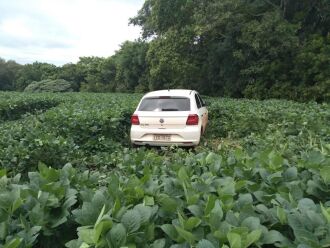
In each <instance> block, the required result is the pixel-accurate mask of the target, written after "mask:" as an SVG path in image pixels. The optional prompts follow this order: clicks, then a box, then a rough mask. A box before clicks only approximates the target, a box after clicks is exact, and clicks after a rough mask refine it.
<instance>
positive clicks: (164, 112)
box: [131, 90, 208, 146]
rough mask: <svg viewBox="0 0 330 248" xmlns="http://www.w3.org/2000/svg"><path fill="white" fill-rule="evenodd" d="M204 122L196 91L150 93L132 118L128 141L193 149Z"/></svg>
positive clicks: (205, 123)
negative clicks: (190, 147)
mask: <svg viewBox="0 0 330 248" xmlns="http://www.w3.org/2000/svg"><path fill="white" fill-rule="evenodd" d="M207 122H208V111H207V109H206V106H205V102H204V101H203V99H202V98H201V96H200V95H199V94H198V92H196V91H194V90H159V91H153V92H149V93H147V94H146V95H144V96H143V97H142V99H141V101H140V103H139V105H138V106H137V108H136V110H135V112H134V114H133V115H132V117H131V124H132V126H131V142H132V144H133V145H151V146H170V145H178V146H196V145H198V144H199V142H200V139H201V135H202V134H203V133H204V131H205V128H206V125H207Z"/></svg>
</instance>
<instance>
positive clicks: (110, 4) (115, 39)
mask: <svg viewBox="0 0 330 248" xmlns="http://www.w3.org/2000/svg"><path fill="white" fill-rule="evenodd" d="M143 2H144V0H0V57H1V58H4V59H6V60H9V59H12V60H15V61H16V62H18V63H21V64H25V63H32V62H34V61H39V62H48V63H52V64H56V65H62V64H65V63H69V62H73V63H76V62H77V61H78V59H79V57H82V56H100V57H108V56H111V55H113V54H114V52H115V50H118V49H119V45H120V44H121V43H123V42H124V41H125V40H135V39H136V38H138V37H139V34H140V28H139V27H134V26H132V25H130V26H129V25H128V19H129V18H130V17H133V16H135V15H136V14H137V11H138V10H139V9H140V8H141V7H142V5H143Z"/></svg>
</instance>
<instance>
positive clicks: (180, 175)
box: [178, 167, 189, 183]
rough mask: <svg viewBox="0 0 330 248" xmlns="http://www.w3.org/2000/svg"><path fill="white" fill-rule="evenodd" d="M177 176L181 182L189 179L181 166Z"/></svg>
mask: <svg viewBox="0 0 330 248" xmlns="http://www.w3.org/2000/svg"><path fill="white" fill-rule="evenodd" d="M178 178H179V179H180V181H181V183H184V182H186V181H188V180H189V176H188V174H187V171H186V169H185V167H181V168H180V169H179V172H178Z"/></svg>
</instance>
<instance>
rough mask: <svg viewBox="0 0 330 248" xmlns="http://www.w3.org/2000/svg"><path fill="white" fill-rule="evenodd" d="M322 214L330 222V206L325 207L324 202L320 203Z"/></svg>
mask: <svg viewBox="0 0 330 248" xmlns="http://www.w3.org/2000/svg"><path fill="white" fill-rule="evenodd" d="M320 206H321V210H322V214H323V216H324V217H325V219H326V220H327V222H328V224H330V208H325V207H324V206H323V205H322V203H320Z"/></svg>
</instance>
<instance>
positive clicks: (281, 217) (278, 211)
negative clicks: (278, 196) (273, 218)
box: [276, 207, 288, 225]
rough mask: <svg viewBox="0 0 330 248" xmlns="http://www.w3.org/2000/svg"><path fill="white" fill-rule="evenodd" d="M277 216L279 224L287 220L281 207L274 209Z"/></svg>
mask: <svg viewBox="0 0 330 248" xmlns="http://www.w3.org/2000/svg"><path fill="white" fill-rule="evenodd" d="M276 215H277V218H278V219H279V220H280V222H281V224H282V225H284V224H286V223H287V222H288V220H287V217H286V213H285V211H284V209H283V208H281V207H277V209H276Z"/></svg>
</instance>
